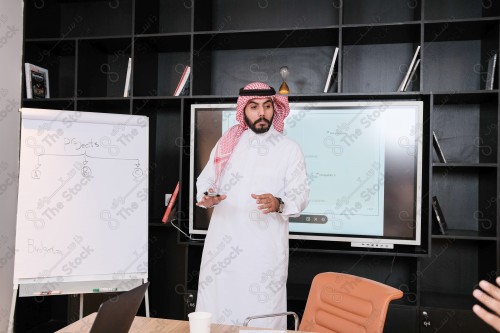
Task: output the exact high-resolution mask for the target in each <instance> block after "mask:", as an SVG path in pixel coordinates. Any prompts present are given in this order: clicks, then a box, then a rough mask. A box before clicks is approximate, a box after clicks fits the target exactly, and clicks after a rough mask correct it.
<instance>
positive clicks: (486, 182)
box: [432, 168, 497, 235]
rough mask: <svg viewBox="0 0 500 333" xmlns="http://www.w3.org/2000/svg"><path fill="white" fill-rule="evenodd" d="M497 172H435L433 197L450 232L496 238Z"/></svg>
mask: <svg viewBox="0 0 500 333" xmlns="http://www.w3.org/2000/svg"><path fill="white" fill-rule="evenodd" d="M496 184H497V169H496V168H495V169H481V170H478V169H475V168H474V169H464V168H460V169H445V168H439V169H437V170H436V169H434V173H433V179H432V193H433V195H434V196H436V197H437V198H438V200H439V205H440V206H441V210H442V211H443V215H444V218H445V220H446V223H447V225H448V228H450V229H457V230H464V231H465V230H467V231H471V232H480V233H482V234H484V233H486V234H488V235H495V234H496V232H497V227H496V221H497V214H496V210H497V203H496V201H497V200H496V198H497V195H496V193H497V186H496Z"/></svg>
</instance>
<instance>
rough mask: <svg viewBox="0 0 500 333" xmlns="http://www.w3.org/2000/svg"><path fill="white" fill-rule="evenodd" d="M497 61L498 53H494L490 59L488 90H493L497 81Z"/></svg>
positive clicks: (487, 74) (486, 87) (487, 79)
mask: <svg viewBox="0 0 500 333" xmlns="http://www.w3.org/2000/svg"><path fill="white" fill-rule="evenodd" d="M496 63H497V54H496V53H493V55H492V56H491V57H490V59H489V60H488V72H487V73H486V86H485V89H486V90H493V84H494V83H495V71H496Z"/></svg>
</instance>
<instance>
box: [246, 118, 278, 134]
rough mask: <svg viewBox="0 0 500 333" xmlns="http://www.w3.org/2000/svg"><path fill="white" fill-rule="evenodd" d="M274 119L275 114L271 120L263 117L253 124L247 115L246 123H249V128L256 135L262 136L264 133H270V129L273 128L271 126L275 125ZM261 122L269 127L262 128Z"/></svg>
mask: <svg viewBox="0 0 500 333" xmlns="http://www.w3.org/2000/svg"><path fill="white" fill-rule="evenodd" d="M273 118H274V114H273V116H272V117H271V120H267V119H266V118H264V117H261V118H259V119H257V120H256V121H255V122H253V123H251V122H250V120H249V119H248V118H247V116H246V115H245V122H246V123H247V125H248V128H250V129H251V130H252V131H253V132H254V133H257V134H262V133H266V132H267V131H269V129H270V128H271V124H272V123H273ZM261 122H265V123H266V124H267V126H266V127H263V126H261V125H262V124H260V123H261ZM257 124H259V125H257Z"/></svg>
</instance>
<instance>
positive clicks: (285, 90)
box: [279, 66, 290, 95]
mask: <svg viewBox="0 0 500 333" xmlns="http://www.w3.org/2000/svg"><path fill="white" fill-rule="evenodd" d="M288 74H290V70H289V69H288V67H286V66H283V67H281V68H280V75H281V78H282V79H283V83H282V84H281V86H280V90H279V93H280V94H282V95H287V94H289V93H290V88H288V84H286V78H287V77H288Z"/></svg>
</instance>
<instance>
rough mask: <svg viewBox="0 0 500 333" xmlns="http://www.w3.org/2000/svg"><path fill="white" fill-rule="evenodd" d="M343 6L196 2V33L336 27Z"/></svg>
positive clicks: (297, 0)
mask: <svg viewBox="0 0 500 333" xmlns="http://www.w3.org/2000/svg"><path fill="white" fill-rule="evenodd" d="M341 3H342V1H341V0H336V1H333V2H332V1H330V0H317V1H315V2H314V4H311V3H308V2H306V1H302V0H291V1H270V0H260V1H246V0H207V1H197V2H196V3H195V7H194V30H195V31H218V32H222V31H231V30H253V29H259V30H261V29H266V30H270V29H283V28H284V29H293V28H314V27H325V26H337V25H338V24H339V10H340V8H341ZM318 8H321V10H318Z"/></svg>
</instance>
